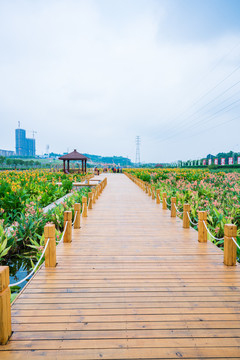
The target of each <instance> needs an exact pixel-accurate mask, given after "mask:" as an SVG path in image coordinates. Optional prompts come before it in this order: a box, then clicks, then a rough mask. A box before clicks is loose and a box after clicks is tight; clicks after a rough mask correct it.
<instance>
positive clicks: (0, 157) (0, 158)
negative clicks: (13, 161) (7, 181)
mask: <svg viewBox="0 0 240 360" xmlns="http://www.w3.org/2000/svg"><path fill="white" fill-rule="evenodd" d="M5 160H6V158H5V156H0V164H1V166H3V163H4V161H5Z"/></svg>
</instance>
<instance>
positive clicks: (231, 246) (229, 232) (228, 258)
mask: <svg viewBox="0 0 240 360" xmlns="http://www.w3.org/2000/svg"><path fill="white" fill-rule="evenodd" d="M236 236H237V226H236V225H232V224H225V225H224V265H227V266H234V265H236V261H237V246H236V244H235V243H234V241H233V239H232V238H234V240H235V241H236Z"/></svg>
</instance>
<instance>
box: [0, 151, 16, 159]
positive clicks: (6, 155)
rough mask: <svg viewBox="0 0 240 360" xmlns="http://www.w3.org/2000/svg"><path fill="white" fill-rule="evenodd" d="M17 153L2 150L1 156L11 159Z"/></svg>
mask: <svg viewBox="0 0 240 360" xmlns="http://www.w3.org/2000/svg"><path fill="white" fill-rule="evenodd" d="M14 155H15V152H14V151H12V150H1V149H0V156H5V157H9V156H14Z"/></svg>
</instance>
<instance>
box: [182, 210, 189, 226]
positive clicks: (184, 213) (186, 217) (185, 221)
mask: <svg viewBox="0 0 240 360" xmlns="http://www.w3.org/2000/svg"><path fill="white" fill-rule="evenodd" d="M187 213H189V214H190V204H183V228H184V229H188V228H189V227H190V221H189V217H188V214H187Z"/></svg>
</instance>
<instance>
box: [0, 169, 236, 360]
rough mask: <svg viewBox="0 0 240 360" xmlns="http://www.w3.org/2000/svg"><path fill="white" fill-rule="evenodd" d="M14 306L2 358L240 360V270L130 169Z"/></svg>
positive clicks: (116, 177) (112, 178) (112, 181)
mask: <svg viewBox="0 0 240 360" xmlns="http://www.w3.org/2000/svg"><path fill="white" fill-rule="evenodd" d="M57 261H58V265H57V267H56V268H54V269H46V268H44V267H42V269H41V270H40V271H39V272H38V274H37V275H36V276H35V278H34V279H33V280H32V281H30V283H29V284H28V286H27V287H26V288H25V290H24V292H23V293H22V294H21V296H20V297H19V298H18V300H17V301H16V302H15V303H14V305H13V306H12V322H13V331H14V332H13V335H12V338H11V340H10V341H9V343H8V345H6V346H2V347H0V359H1V360H5V359H11V360H12V359H21V360H22V359H51V360H52V359H69V360H71V359H192V360H193V359H230V360H231V359H240V307H239V304H240V287H239V284H240V271H239V267H238V266H235V267H226V266H224V265H223V253H222V251H221V250H219V249H218V248H217V247H216V246H214V245H213V244H212V243H210V242H208V243H207V244H204V243H201V244H200V243H198V241H197V232H196V231H194V230H193V229H183V228H182V221H181V220H180V219H178V218H170V212H169V211H168V210H165V211H164V210H162V208H161V205H156V204H155V202H154V201H153V200H151V198H150V197H148V196H147V195H146V194H144V193H143V191H142V190H141V189H139V188H138V187H137V186H136V185H135V184H134V183H133V182H131V181H130V180H129V179H128V178H127V177H126V176H125V175H121V174H109V175H108V185H107V187H106V188H105V190H104V191H103V193H102V195H101V197H100V198H99V200H98V201H97V203H96V205H95V206H94V209H93V210H90V211H89V216H88V218H87V219H84V221H83V224H82V228H81V229H80V230H74V232H73V242H72V243H70V244H60V245H59V246H58V248H57Z"/></svg>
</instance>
